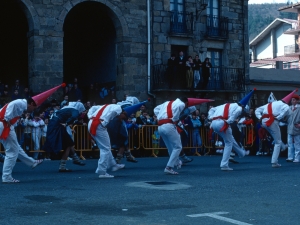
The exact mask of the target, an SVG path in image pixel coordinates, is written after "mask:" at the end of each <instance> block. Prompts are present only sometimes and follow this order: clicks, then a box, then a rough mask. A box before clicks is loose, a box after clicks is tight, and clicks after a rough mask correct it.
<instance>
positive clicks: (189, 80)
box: [185, 56, 195, 89]
mask: <svg viewBox="0 0 300 225" xmlns="http://www.w3.org/2000/svg"><path fill="white" fill-rule="evenodd" d="M185 66H186V73H185V79H186V87H187V88H188V89H190V88H192V87H193V77H194V72H193V68H194V66H195V65H194V62H193V59H192V56H189V57H188V60H187V61H186V62H185Z"/></svg>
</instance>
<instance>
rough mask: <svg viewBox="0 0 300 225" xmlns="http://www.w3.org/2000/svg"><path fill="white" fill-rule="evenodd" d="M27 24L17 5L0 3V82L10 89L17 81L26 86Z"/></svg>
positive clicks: (5, 2)
mask: <svg viewBox="0 0 300 225" xmlns="http://www.w3.org/2000/svg"><path fill="white" fill-rule="evenodd" d="M28 29H29V28H28V22H27V18H26V16H25V13H24V12H23V11H22V9H21V7H20V5H19V3H18V2H17V1H13V0H1V2H0V31H1V35H0V46H1V47H0V49H1V50H0V80H1V81H2V83H3V84H8V85H9V88H11V87H12V86H13V85H14V84H15V80H16V79H19V80H20V84H21V85H22V86H27V85H28V41H27V32H28Z"/></svg>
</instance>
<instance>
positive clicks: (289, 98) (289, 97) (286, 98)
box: [282, 89, 298, 104]
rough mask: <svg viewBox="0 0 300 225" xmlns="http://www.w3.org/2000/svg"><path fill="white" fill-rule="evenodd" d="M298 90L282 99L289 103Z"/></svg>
mask: <svg viewBox="0 0 300 225" xmlns="http://www.w3.org/2000/svg"><path fill="white" fill-rule="evenodd" d="M297 91H298V89H296V90H294V91H292V92H291V93H290V94H288V95H287V96H285V97H284V98H283V99H282V101H284V102H285V103H286V104H289V103H290V101H291V100H292V98H293V95H294V94H295V92H297Z"/></svg>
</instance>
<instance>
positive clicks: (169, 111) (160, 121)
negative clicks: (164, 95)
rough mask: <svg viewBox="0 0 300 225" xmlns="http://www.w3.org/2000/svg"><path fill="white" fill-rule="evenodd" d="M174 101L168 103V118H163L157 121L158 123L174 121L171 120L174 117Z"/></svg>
mask: <svg viewBox="0 0 300 225" xmlns="http://www.w3.org/2000/svg"><path fill="white" fill-rule="evenodd" d="M173 102H174V101H169V103H168V105H167V116H168V119H162V120H159V121H158V122H157V123H158V125H159V126H160V125H163V124H166V123H173V120H171V118H172V117H173V112H172V104H173Z"/></svg>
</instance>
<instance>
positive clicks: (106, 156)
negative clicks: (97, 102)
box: [88, 120, 117, 175]
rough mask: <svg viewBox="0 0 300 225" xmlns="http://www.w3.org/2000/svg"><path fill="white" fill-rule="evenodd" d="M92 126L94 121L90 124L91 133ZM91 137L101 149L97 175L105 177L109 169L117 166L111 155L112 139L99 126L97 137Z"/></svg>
mask: <svg viewBox="0 0 300 225" xmlns="http://www.w3.org/2000/svg"><path fill="white" fill-rule="evenodd" d="M91 124H92V120H90V121H89V124H88V130H89V131H90V127H91ZM91 136H92V137H93V138H94V140H95V141H96V143H97V146H98V148H99V149H100V159H99V160H98V167H97V169H96V172H95V173H98V174H100V175H104V174H105V173H106V171H107V170H108V169H109V168H111V167H112V166H115V165H116V164H117V163H116V161H115V160H114V157H113V155H112V153H111V145H110V139H109V135H108V133H107V129H106V128H105V127H103V126H101V125H99V126H98V127H97V131H96V136H94V135H92V134H91Z"/></svg>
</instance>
